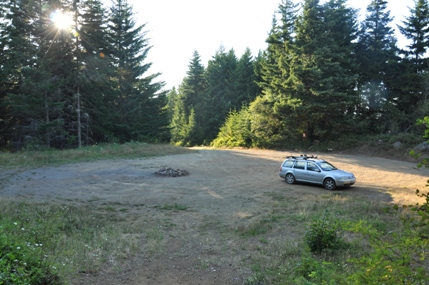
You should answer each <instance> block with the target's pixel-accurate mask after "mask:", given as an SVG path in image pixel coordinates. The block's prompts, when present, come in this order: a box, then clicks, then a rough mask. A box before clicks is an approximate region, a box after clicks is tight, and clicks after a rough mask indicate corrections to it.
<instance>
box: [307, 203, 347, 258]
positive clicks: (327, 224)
mask: <svg viewBox="0 0 429 285" xmlns="http://www.w3.org/2000/svg"><path fill="white" fill-rule="evenodd" d="M340 234H341V227H340V224H339V223H338V221H336V220H333V219H331V215H330V212H329V211H328V210H326V211H325V212H324V213H323V215H322V217H320V218H318V219H316V220H314V221H313V222H312V223H311V225H310V227H309V230H308V231H307V233H306V234H305V237H304V239H305V243H306V244H307V246H308V247H309V248H310V251H311V252H313V253H321V252H322V251H323V250H325V249H338V248H340V246H341V244H342V241H341V237H340Z"/></svg>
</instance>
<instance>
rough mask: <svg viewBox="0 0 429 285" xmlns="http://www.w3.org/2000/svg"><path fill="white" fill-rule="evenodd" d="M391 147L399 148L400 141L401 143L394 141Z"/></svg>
mask: <svg viewBox="0 0 429 285" xmlns="http://www.w3.org/2000/svg"><path fill="white" fill-rule="evenodd" d="M393 147H394V148H395V149H400V148H401V147H402V143H401V142H395V143H394V144H393Z"/></svg>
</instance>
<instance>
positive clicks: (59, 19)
mask: <svg viewBox="0 0 429 285" xmlns="http://www.w3.org/2000/svg"><path fill="white" fill-rule="evenodd" d="M51 21H52V22H53V23H55V25H56V26H57V28H58V29H60V30H68V29H70V28H71V27H72V25H73V17H72V16H71V15H70V14H69V13H64V12H61V11H59V10H56V11H54V12H52V14H51Z"/></svg>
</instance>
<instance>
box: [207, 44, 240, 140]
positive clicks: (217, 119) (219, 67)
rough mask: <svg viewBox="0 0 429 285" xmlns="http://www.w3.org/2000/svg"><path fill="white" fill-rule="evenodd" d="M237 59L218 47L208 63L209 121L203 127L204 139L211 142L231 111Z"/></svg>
mask: <svg viewBox="0 0 429 285" xmlns="http://www.w3.org/2000/svg"><path fill="white" fill-rule="evenodd" d="M236 66H237V57H236V56H235V52H234V50H232V49H231V50H230V51H229V52H226V51H225V48H224V47H220V48H219V50H218V51H217V52H216V54H215V56H214V57H213V59H212V60H210V61H209V63H208V66H207V70H206V76H207V96H208V97H207V110H206V114H205V115H206V116H207V118H209V121H208V122H207V124H206V125H205V130H204V138H205V139H206V141H207V142H211V141H212V140H213V139H214V138H215V137H216V135H217V133H218V132H219V128H220V127H221V125H222V124H223V123H224V122H225V119H226V117H227V115H228V113H229V112H230V111H231V109H233V105H232V102H233V101H234V100H235V95H236V93H235V92H236V90H235V80H236V78H235V75H236V74H235V70H236Z"/></svg>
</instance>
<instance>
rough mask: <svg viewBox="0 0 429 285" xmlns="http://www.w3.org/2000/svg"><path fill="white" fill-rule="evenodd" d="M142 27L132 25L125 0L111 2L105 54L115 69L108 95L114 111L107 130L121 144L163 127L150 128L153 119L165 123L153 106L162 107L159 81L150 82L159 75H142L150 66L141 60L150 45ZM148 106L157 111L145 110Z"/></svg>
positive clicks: (162, 115) (162, 97) (152, 126)
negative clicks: (110, 131)
mask: <svg viewBox="0 0 429 285" xmlns="http://www.w3.org/2000/svg"><path fill="white" fill-rule="evenodd" d="M144 27H145V25H141V26H138V27H136V26H135V22H134V20H133V12H132V7H131V6H130V5H129V4H128V2H127V1H126V0H115V1H114V3H113V5H112V7H111V8H110V16H109V24H108V36H107V40H108V42H109V47H108V49H107V53H108V56H109V57H110V60H111V64H112V67H113V68H114V70H115V71H114V74H112V75H111V80H110V83H111V84H110V87H111V90H110V93H112V94H115V103H116V105H117V108H118V109H117V111H116V112H115V114H114V116H112V118H113V121H111V122H110V124H111V127H110V128H111V130H112V133H114V134H115V136H116V137H117V138H118V139H119V141H121V142H125V141H129V140H143V139H148V136H151V135H154V134H157V132H158V130H159V129H160V128H161V129H162V128H164V127H166V126H162V127H161V126H159V125H154V122H155V121H156V120H157V119H159V120H160V122H163V123H164V122H166V120H165V119H166V118H167V113H166V112H163V111H162V110H160V109H159V107H160V105H161V104H158V103H156V104H155V102H156V101H158V100H160V101H162V102H164V103H165V104H166V91H163V90H162V88H163V87H164V85H165V84H164V83H163V82H153V81H154V80H155V79H156V78H157V77H158V76H159V75H160V74H158V73H155V74H150V75H146V73H147V72H148V71H149V68H150V66H151V63H146V62H145V60H146V58H147V54H148V52H149V50H150V49H151V46H149V43H148V39H147V38H146V32H143V29H144ZM149 103H150V104H149ZM149 105H150V106H156V108H157V109H154V110H151V109H148V108H147V107H148V106H149ZM148 119H149V120H148ZM145 120H148V121H145ZM162 132H163V131H162Z"/></svg>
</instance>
